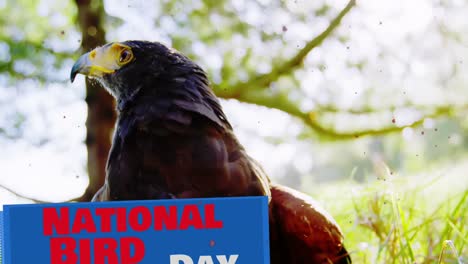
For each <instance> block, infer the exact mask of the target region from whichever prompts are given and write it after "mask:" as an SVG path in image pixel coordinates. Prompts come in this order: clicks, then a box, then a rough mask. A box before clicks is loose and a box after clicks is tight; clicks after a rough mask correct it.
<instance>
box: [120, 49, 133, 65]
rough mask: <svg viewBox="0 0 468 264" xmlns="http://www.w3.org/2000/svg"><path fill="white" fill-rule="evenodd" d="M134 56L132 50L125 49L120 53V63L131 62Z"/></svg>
mask: <svg viewBox="0 0 468 264" xmlns="http://www.w3.org/2000/svg"><path fill="white" fill-rule="evenodd" d="M132 58H133V54H132V51H131V50H128V49H125V50H123V51H122V52H121V53H120V57H119V64H120V65H122V64H125V63H127V62H129V61H130V60H131V59H132Z"/></svg>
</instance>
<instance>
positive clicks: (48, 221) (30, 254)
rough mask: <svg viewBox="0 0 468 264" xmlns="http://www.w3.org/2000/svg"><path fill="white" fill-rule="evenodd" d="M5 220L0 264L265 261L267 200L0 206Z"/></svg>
mask: <svg viewBox="0 0 468 264" xmlns="http://www.w3.org/2000/svg"><path fill="white" fill-rule="evenodd" d="M0 219H1V215H0ZM3 221H4V226H3V229H4V230H3V231H4V232H3V252H2V254H3V256H2V259H3V264H23V263H24V264H26V263H27V264H30V263H41V264H42V263H51V264H90V263H96V264H132V263H142V264H145V263H148V264H149V263H152V264H252V263H255V264H257V263H258V264H267V263H269V233H268V200H267V197H236V198H210V199H180V200H178V199H174V200H153V201H125V202H101V203H65V204H42V205H39V204H34V205H5V206H4V212H3ZM0 231H1V226H0ZM0 233H2V232H0ZM0 238H1V236H0ZM0 240H1V239H0Z"/></svg>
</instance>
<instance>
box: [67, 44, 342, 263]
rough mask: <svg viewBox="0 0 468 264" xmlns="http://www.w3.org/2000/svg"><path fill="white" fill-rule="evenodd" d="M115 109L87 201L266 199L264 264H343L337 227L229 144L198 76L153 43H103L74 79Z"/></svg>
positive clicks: (204, 80)
mask: <svg viewBox="0 0 468 264" xmlns="http://www.w3.org/2000/svg"><path fill="white" fill-rule="evenodd" d="M79 73H80V74H84V75H87V76H88V77H91V78H94V79H96V80H97V81H98V82H100V83H101V84H102V86H103V87H105V89H106V90H107V91H108V92H109V93H110V94H112V95H113V96H114V97H115V99H116V102H117V104H116V105H117V112H118V119H117V123H116V128H115V131H114V138H113V143H112V148H111V150H110V153H109V156H108V162H107V168H106V181H105V184H104V186H102V188H101V189H100V190H99V191H98V192H97V193H96V194H95V196H94V198H93V201H115V200H137V199H138V200H144V199H177V198H201V197H229V196H268V197H269V198H270V200H269V219H270V220H269V222H270V251H271V253H270V255H271V257H270V258H271V263H272V264H285V263H289V264H306V263H307V264H309V263H351V258H350V257H349V254H348V253H347V251H346V249H345V247H344V245H343V235H342V233H341V231H340V228H339V226H338V225H337V224H336V222H335V221H334V220H333V218H332V217H331V216H330V215H328V214H327V213H326V212H325V211H324V210H323V209H321V208H320V206H319V205H318V204H317V203H316V202H315V201H313V200H312V198H311V197H308V196H307V195H305V194H302V193H299V192H298V191H295V190H292V189H289V188H287V187H285V186H281V185H278V184H274V183H272V182H271V181H270V179H269V178H268V176H267V175H266V173H265V172H264V171H263V170H262V168H261V166H260V165H259V164H258V163H257V162H256V161H255V160H254V159H252V158H251V157H250V156H249V155H248V154H247V153H246V151H245V149H244V148H243V146H242V145H241V144H240V143H239V141H238V140H237V138H236V136H235V134H234V132H233V129H232V126H231V124H230V123H229V121H228V119H227V118H226V115H225V114H224V112H223V110H222V107H221V105H220V102H219V100H218V98H217V97H216V96H215V95H214V93H213V92H212V90H211V88H210V84H209V81H208V77H207V75H206V73H205V72H204V70H203V69H202V68H201V67H200V66H198V65H197V64H196V63H194V62H193V61H192V60H190V59H189V58H188V57H186V56H184V55H183V54H182V53H180V52H178V51H176V50H174V49H171V48H168V47H166V46H165V45H163V44H161V43H158V42H149V41H125V42H114V43H109V44H106V45H104V46H102V47H97V48H96V49H94V50H92V51H90V52H88V53H86V54H84V55H82V56H81V57H80V58H79V59H78V61H77V62H76V63H75V64H74V65H73V68H72V71H71V76H70V78H71V81H73V80H74V79H75V76H76V75H77V74H79Z"/></svg>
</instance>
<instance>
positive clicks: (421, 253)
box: [0, 0, 468, 263]
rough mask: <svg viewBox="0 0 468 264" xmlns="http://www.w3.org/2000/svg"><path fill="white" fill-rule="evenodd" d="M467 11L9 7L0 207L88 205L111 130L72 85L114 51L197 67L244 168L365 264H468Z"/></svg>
mask: <svg viewBox="0 0 468 264" xmlns="http://www.w3.org/2000/svg"><path fill="white" fill-rule="evenodd" d="M467 13H468V4H467V3H466V2H465V1H463V0H412V1H403V0H399V1H391V2H389V1H387V2H385V1H372V0H362V1H357V3H356V2H355V1H349V2H348V1H341V0H330V1H308V0H236V1H233V0H218V1H214V0H197V1H187V0H180V1H175V0H163V1H143V0H126V1H111V0H107V1H102V0H75V1H64V0H60V1H59V0H47V1H46V0H42V1H27V0H17V1H9V0H0V146H1V150H2V151H1V152H0V169H1V174H0V204H7V203H23V202H31V201H33V202H44V201H45V202H58V201H67V200H72V199H77V200H81V201H86V200H88V199H89V198H90V196H91V195H92V194H93V193H94V191H95V190H96V189H97V188H98V187H99V186H100V184H102V181H103V176H104V170H103V168H104V164H105V159H106V158H107V151H108V148H109V143H110V137H111V133H112V128H113V122H114V119H115V113H114V112H113V102H112V99H111V98H110V96H108V95H107V94H106V93H105V92H104V90H102V89H100V88H99V87H95V85H96V84H92V83H89V82H87V81H86V82H85V80H84V79H80V80H77V82H75V83H74V84H73V85H72V84H70V83H69V80H68V75H69V71H70V68H71V65H72V64H73V61H74V59H76V58H77V57H78V56H79V55H80V54H82V53H83V52H85V51H88V50H90V49H92V48H94V47H96V46H98V45H101V44H103V43H105V42H110V41H124V40H128V39H145V40H151V41H160V42H163V43H165V44H167V45H170V46H173V47H174V48H176V49H178V50H180V51H182V52H183V53H185V54H186V55H188V56H189V57H190V58H192V59H193V60H195V61H196V62H198V63H199V64H200V65H201V66H202V67H203V68H204V69H205V70H206V71H207V72H208V73H209V76H210V79H211V80H212V86H213V89H214V91H215V93H216V94H217V95H218V96H219V97H220V98H222V103H223V107H224V108H225V111H226V112H227V115H228V117H229V119H230V121H231V123H232V124H233V125H234V129H235V132H236V134H237V135H238V137H239V139H240V141H241V142H242V143H243V144H244V145H245V147H246V148H247V150H248V152H249V153H250V154H251V155H252V156H253V157H254V158H256V159H257V160H259V161H260V163H262V164H263V166H264V167H265V169H266V171H267V172H268V173H269V175H270V176H271V177H272V178H273V179H274V180H276V181H279V182H282V183H284V184H286V185H288V186H291V187H294V188H297V189H300V190H302V191H304V192H307V193H309V194H311V195H313V196H314V197H315V198H316V199H318V200H319V201H320V202H322V204H323V205H324V207H325V208H326V209H328V210H330V211H331V213H332V215H334V216H336V219H337V221H338V222H339V223H340V225H341V226H342V227H343V231H344V233H345V235H346V241H347V244H349V246H348V247H349V248H350V250H351V254H352V256H353V257H354V259H355V262H356V263H437V262H439V263H441V262H444V261H445V262H447V263H462V262H463V261H468V249H467V246H465V245H466V244H467V243H468V238H467V233H468V227H467V222H468V205H467V204H468V198H467V196H468V175H467V172H468V155H467V154H468V151H467V150H468V119H467V113H468V74H467V71H468V20H467V19H466V14H467Z"/></svg>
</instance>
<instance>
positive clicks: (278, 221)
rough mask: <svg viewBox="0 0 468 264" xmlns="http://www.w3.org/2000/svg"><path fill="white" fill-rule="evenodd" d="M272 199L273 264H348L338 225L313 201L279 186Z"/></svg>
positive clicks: (273, 186) (273, 190) (348, 259)
mask: <svg viewBox="0 0 468 264" xmlns="http://www.w3.org/2000/svg"><path fill="white" fill-rule="evenodd" d="M271 195H272V202H271V208H270V210H271V212H270V233H271V240H272V248H271V256H272V264H276V263H294V264H302V263H304V264H305V263H343V264H344V263H351V260H350V258H349V256H348V253H347V252H346V250H345V248H344V245H343V235H342V233H341V230H340V228H339V226H338V224H337V223H336V222H335V220H334V219H333V218H332V217H331V216H330V215H329V214H328V213H327V212H326V211H325V210H323V209H322V208H321V207H320V206H319V205H318V203H317V202H316V201H315V200H313V199H312V198H311V197H310V196H308V195H306V194H304V193H301V192H299V191H296V190H293V189H291V188H288V187H285V186H281V185H278V184H272V186H271ZM288 252H292V253H291V254H288Z"/></svg>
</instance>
